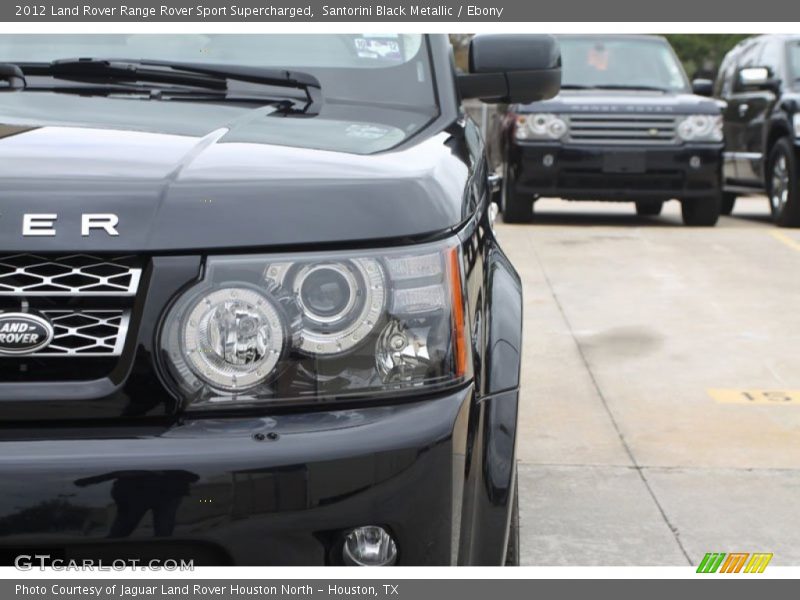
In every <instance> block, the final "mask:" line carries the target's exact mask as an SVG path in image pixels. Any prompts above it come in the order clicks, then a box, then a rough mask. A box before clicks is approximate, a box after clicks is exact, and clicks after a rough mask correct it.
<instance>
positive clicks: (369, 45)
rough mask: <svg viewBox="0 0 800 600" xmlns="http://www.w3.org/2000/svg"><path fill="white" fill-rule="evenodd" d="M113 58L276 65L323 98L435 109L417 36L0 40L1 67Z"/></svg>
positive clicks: (152, 36)
mask: <svg viewBox="0 0 800 600" xmlns="http://www.w3.org/2000/svg"><path fill="white" fill-rule="evenodd" d="M67 58H113V59H131V60H144V59H148V60H161V61H171V62H191V63H206V64H212V65H222V66H224V65H246V66H257V67H277V68H286V69H294V70H298V71H305V72H308V73H312V74H313V75H315V76H316V77H317V78H318V79H319V81H320V83H321V84H322V89H323V93H324V95H325V99H326V101H334V102H335V101H341V100H345V101H356V102H359V103H365V104H370V103H378V104H379V103H391V104H394V105H403V106H408V107H410V106H416V107H424V108H426V109H429V108H431V107H433V106H435V104H436V100H435V95H434V88H433V83H432V73H431V66H430V60H429V57H428V52H427V44H426V42H425V38H424V37H423V36H422V35H419V34H410V35H400V34H381V35H369V34H303V35H297V34H291V35H288V34H219V35H216V34H179V35H159V34H109V35H106V34H95V35H85V34H84V35H71V34H70V35H64V34H58V35H43V34H36V35H0V62H11V63H20V62H23V63H29V62H50V61H54V60H59V59H67Z"/></svg>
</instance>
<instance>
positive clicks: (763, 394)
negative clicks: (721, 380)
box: [708, 389, 800, 406]
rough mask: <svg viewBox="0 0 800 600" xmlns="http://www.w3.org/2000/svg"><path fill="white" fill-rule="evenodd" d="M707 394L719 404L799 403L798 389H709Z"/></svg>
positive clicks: (782, 404) (777, 404)
mask: <svg viewBox="0 0 800 600" xmlns="http://www.w3.org/2000/svg"><path fill="white" fill-rule="evenodd" d="M708 395H709V396H711V398H712V399H713V400H714V401H715V402H719V403H721V404H750V405H755V404H771V405H773V406H784V405H786V404H792V405H795V406H797V405H800V390H764V389H745V390H742V389H738V390H737V389H732V390H730V389H729V390H726V389H711V390H708Z"/></svg>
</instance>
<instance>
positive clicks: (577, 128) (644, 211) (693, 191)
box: [501, 35, 722, 225]
mask: <svg viewBox="0 0 800 600" xmlns="http://www.w3.org/2000/svg"><path fill="white" fill-rule="evenodd" d="M559 43H560V45H561V55H562V59H563V82H562V86H561V87H562V93H561V94H559V95H558V96H557V97H556V98H554V99H552V100H547V101H543V102H535V103H533V104H527V105H515V106H512V107H511V109H510V111H509V112H508V115H507V120H506V124H505V127H504V134H503V144H502V145H503V148H504V151H503V154H504V159H505V160H504V173H503V174H504V177H503V181H504V185H503V193H502V197H501V208H502V210H503V213H504V214H503V217H504V219H505V221H506V222H524V221H529V220H531V218H532V216H533V213H532V210H531V207H532V202H533V201H534V200H535V199H536V198H538V197H539V196H557V197H560V198H563V199H565V200H612V201H629V202H635V203H636V211H637V212H638V213H639V214H640V215H657V214H659V213H660V212H661V207H662V205H663V203H664V201H665V200H670V199H678V200H680V201H681V207H682V212H683V220H684V222H685V223H686V224H687V225H714V224H715V223H716V221H717V218H718V217H719V210H720V177H721V174H720V170H721V169H720V163H721V160H722V156H721V155H722V117H721V115H720V112H721V110H720V108H719V103H718V102H716V101H714V100H712V99H711V98H703V97H701V96H700V95H699V94H705V95H708V96H710V95H711V91H712V82H711V81H708V80H699V81H696V82H695V83H694V89H692V86H690V83H689V80H688V79H687V77H686V74H685V73H684V70H683V67H682V66H681V63H680V61H679V60H678V58H677V57H676V56H675V53H674V52H673V50H672V48H671V47H670V45H669V43H668V42H667V41H666V40H665V39H664V38H662V37H657V36H632V35H568V36H559ZM693 92H694V93H693Z"/></svg>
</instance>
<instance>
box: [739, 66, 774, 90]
mask: <svg viewBox="0 0 800 600" xmlns="http://www.w3.org/2000/svg"><path fill="white" fill-rule="evenodd" d="M737 83H738V84H739V85H738V87H739V89H740V90H765V91H770V92H775V91H778V89H779V88H780V81H779V80H777V79H774V78H773V77H772V72H771V71H770V69H769V68H767V67H744V68H743V69H739V73H738V75H737Z"/></svg>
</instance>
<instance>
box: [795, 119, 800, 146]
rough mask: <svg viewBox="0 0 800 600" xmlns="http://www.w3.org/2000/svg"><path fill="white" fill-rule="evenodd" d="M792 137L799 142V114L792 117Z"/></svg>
mask: <svg viewBox="0 0 800 600" xmlns="http://www.w3.org/2000/svg"><path fill="white" fill-rule="evenodd" d="M794 137H795V140H800V113H795V115H794Z"/></svg>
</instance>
